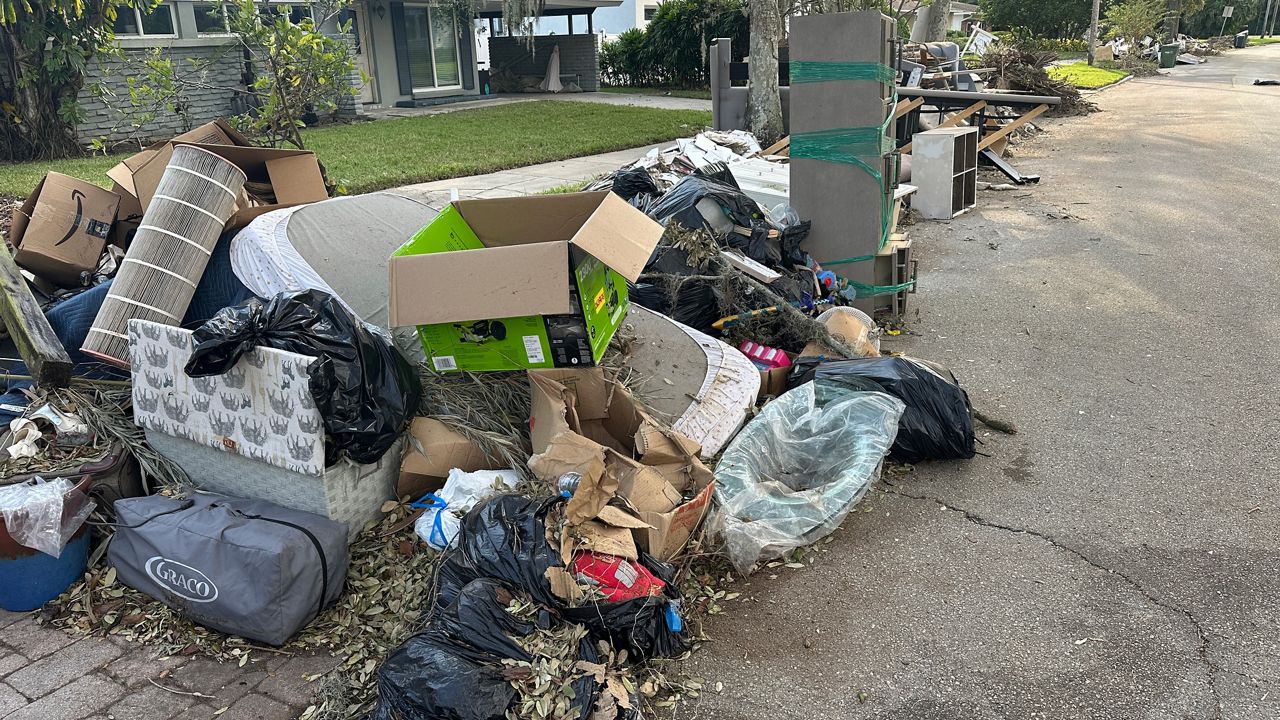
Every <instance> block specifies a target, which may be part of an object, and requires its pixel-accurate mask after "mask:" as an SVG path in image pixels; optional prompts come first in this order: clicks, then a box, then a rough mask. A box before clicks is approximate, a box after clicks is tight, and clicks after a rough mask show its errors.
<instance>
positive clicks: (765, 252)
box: [646, 175, 808, 267]
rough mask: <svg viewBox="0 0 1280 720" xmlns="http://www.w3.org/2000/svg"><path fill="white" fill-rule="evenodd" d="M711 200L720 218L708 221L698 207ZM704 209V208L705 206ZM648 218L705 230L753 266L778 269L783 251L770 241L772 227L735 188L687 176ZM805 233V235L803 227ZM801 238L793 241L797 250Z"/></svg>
mask: <svg viewBox="0 0 1280 720" xmlns="http://www.w3.org/2000/svg"><path fill="white" fill-rule="evenodd" d="M704 199H710V200H712V201H713V202H714V204H715V206H716V208H717V210H715V211H718V212H719V213H720V214H721V216H722V217H721V216H715V215H713V217H712V218H710V219H709V218H707V217H706V216H705V215H704V214H703V211H702V210H701V209H699V207H698V204H699V203H700V202H701V201H702V200H704ZM704 207H705V205H704ZM646 213H647V214H648V215H649V217H651V218H653V219H654V220H657V221H658V222H660V223H662V224H663V225H666V224H667V223H669V222H673V221H674V222H675V223H677V224H679V225H681V226H682V227H685V228H688V229H690V230H699V229H705V230H707V231H709V232H710V233H711V234H712V235H714V236H716V237H717V238H724V242H725V243H726V244H727V245H728V246H729V247H731V248H734V249H736V250H739V251H740V252H742V253H743V254H744V255H746V256H747V257H749V258H751V259H752V260H755V261H756V262H760V263H764V264H765V265H768V266H769V267H778V266H779V264H780V263H781V262H782V258H783V251H782V245H781V241H780V239H779V238H776V237H774V238H771V237H769V231H770V230H772V229H773V226H772V225H770V224H769V221H768V219H766V218H765V214H764V210H763V208H761V207H760V203H758V202H756V201H755V200H752V199H751V198H750V197H748V196H747V195H746V194H745V193H743V192H742V191H741V190H739V189H738V188H736V187H734V186H732V185H728V184H725V183H722V182H717V181H715V180H713V179H710V178H706V177H701V176H698V175H686V176H685V177H684V178H682V179H681V180H680V182H678V183H676V184H675V186H674V187H672V188H671V189H670V190H668V191H667V193H666V194H665V195H663V196H662V197H661V198H660V199H659V200H658V201H657V202H655V203H653V204H652V205H651V206H649V209H648V210H646ZM734 227H739V228H744V229H746V230H747V231H749V232H750V235H743V234H741V233H739V232H737V231H732V228H734ZM804 232H805V233H807V232H808V228H807V227H806V228H805V230H804ZM802 238H803V235H800V236H799V237H796V238H795V244H796V245H797V246H798V245H799V242H800V240H801V239H802Z"/></svg>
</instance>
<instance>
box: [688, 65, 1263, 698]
mask: <svg viewBox="0 0 1280 720" xmlns="http://www.w3.org/2000/svg"><path fill="white" fill-rule="evenodd" d="M1277 74H1280V46H1273V47H1270V48H1256V49H1249V50H1242V51H1237V52H1234V53H1232V54H1230V55H1227V56H1222V57H1216V58H1212V59H1211V62H1210V63H1208V64H1206V65H1202V66H1199V67H1188V68H1178V69H1176V70H1175V71H1173V72H1172V73H1170V74H1169V75H1168V76H1166V77H1159V78H1143V79H1136V80H1134V81H1132V82H1129V83H1126V84H1124V85H1121V86H1119V87H1116V88H1114V89H1112V90H1109V91H1107V92H1104V93H1102V94H1100V95H1098V96H1097V97H1096V98H1095V100H1096V101H1097V102H1098V104H1099V105H1101V106H1102V108H1103V109H1104V112H1101V113H1097V114H1094V115H1091V116H1089V117H1085V118H1076V119H1069V120H1065V121H1059V122H1052V123H1048V124H1047V129H1046V131H1045V132H1044V133H1043V134H1042V135H1040V136H1039V137H1038V138H1036V139H1034V140H1032V141H1030V142H1027V143H1024V144H1023V145H1021V146H1019V148H1018V151H1017V156H1016V157H1015V158H1014V162H1015V163H1016V164H1017V166H1018V167H1019V168H1020V169H1021V170H1023V171H1025V172H1030V173H1038V174H1040V175H1042V176H1043V177H1044V180H1043V181H1042V182H1041V184H1040V185H1039V186H1033V187H1028V188H1026V189H1025V190H1024V189H1019V190H1018V191H1014V192H983V193H980V196H979V209H978V210H977V211H976V212H973V213H972V214H970V215H967V216H963V217H961V218H959V219H957V220H955V221H953V222H951V223H946V224H944V223H927V222H922V223H920V224H917V225H915V226H913V227H911V228H910V232H911V235H912V238H913V240H914V242H915V247H916V248H917V250H918V252H919V253H920V255H919V257H920V258H921V260H922V262H921V264H920V289H919V293H918V294H917V295H915V296H914V297H913V299H912V304H913V305H914V307H913V308H912V309H911V310H910V315H911V320H912V322H911V328H912V330H913V332H911V333H910V334H906V335H903V336H901V337H900V338H898V339H897V340H895V341H894V342H893V343H892V345H891V346H889V344H888V343H886V346H887V347H889V348H890V349H893V350H901V351H904V352H907V353H910V354H913V355H918V356H920V357H924V358H929V359H933V360H938V361H942V362H944V363H947V364H949V365H950V366H951V367H952V368H953V369H954V370H955V371H956V373H957V374H958V375H959V376H960V378H961V380H962V381H963V382H964V384H965V385H966V387H967V388H968V389H969V392H970V393H971V395H972V398H973V401H974V404H975V405H976V406H978V407H980V408H982V409H984V410H985V411H986V412H988V413H990V414H993V415H998V416H1001V417H1004V418H1007V419H1009V420H1012V421H1014V422H1015V423H1017V425H1018V427H1019V428H1020V429H1021V432H1020V433H1019V434H1017V435H1014V436H1005V435H999V434H987V433H986V432H984V430H985V429H983V428H981V427H980V435H981V439H982V440H983V442H984V445H983V446H982V447H981V450H982V452H983V453H984V455H983V456H979V457H977V458H974V459H973V460H972V461H969V462H959V463H942V464H925V465H921V466H918V467H917V468H915V470H914V472H911V473H909V474H906V475H904V476H896V477H890V478H887V480H886V482H884V483H881V484H880V485H879V486H878V488H877V489H876V490H875V491H874V492H872V493H871V494H870V495H868V497H867V499H866V500H865V501H864V504H863V505H862V506H861V507H860V508H859V511H857V512H855V514H853V515H851V516H850V519H849V520H848V521H847V522H846V523H845V526H844V529H843V530H842V531H840V532H839V533H837V534H836V535H835V536H834V540H833V541H832V542H831V543H830V544H828V545H824V546H821V549H822V552H820V553H819V554H818V556H817V558H818V559H817V560H816V562H815V563H814V564H812V565H811V566H808V567H806V568H805V569H803V570H790V569H787V568H778V569H774V570H766V571H764V572H761V573H757V574H756V575H755V576H753V577H751V578H749V579H748V581H746V582H745V583H739V586H738V587H735V588H734V589H735V590H740V591H742V592H743V595H742V598H740V599H739V600H737V601H734V602H730V603H727V607H726V610H727V613H726V614H724V615H718V616H715V617H713V618H711V619H710V621H709V623H708V624H707V626H706V632H707V634H708V635H709V636H710V640H709V641H708V642H706V643H705V644H704V645H703V646H702V648H701V650H700V651H699V652H697V653H696V654H695V655H694V657H693V659H692V660H691V661H690V662H689V663H688V666H687V668H686V669H687V670H688V671H690V672H691V673H693V674H694V675H697V676H700V677H701V678H703V679H704V680H705V690H704V696H703V697H702V698H701V699H700V700H696V701H692V702H691V703H689V704H688V705H686V706H685V707H684V708H683V710H682V711H681V715H682V716H683V717H686V718H692V717H699V718H742V719H744V720H745V719H750V720H759V719H760V718H770V720H781V719H784V718H797V719H800V718H803V719H805V720H808V719H809V718H877V719H884V720H889V719H893V720H932V719H937V720H944V719H945V720H967V719H970V718H972V719H977V718H983V719H985V718H1011V719H1012V718H1017V719H1018V720H1030V719H1031V718H1037V719H1039V718H1045V719H1048V718H1053V719H1055V720H1057V719H1065V718H1080V719H1082V720H1084V719H1088V720H1107V719H1111V718H1114V719H1117V720H1121V719H1123V720H1131V719H1150V720H1157V719H1159V720H1165V719H1169V718H1176V719H1183V718H1192V719H1201V718H1229V719H1233V720H1234V719H1240V720H1244V719H1252V718H1257V719H1259V720H1264V719H1265V720H1274V718H1277V717H1280V572H1278V571H1280V550H1278V548H1280V500H1278V499H1277V496H1278V492H1280V481H1278V480H1277V477H1280V460H1278V459H1277V457H1278V455H1280V449H1278V447H1280V445H1278V444H1277V437H1278V436H1280V393H1277V391H1276V383H1275V381H1274V379H1273V378H1274V375H1275V372H1276V367H1277V366H1278V364H1280V281H1278V280H1277V277H1276V269H1277V268H1280V231H1278V230H1277V214H1278V211H1277V206H1278V204H1280V182H1278V181H1277V172H1278V169H1280V143H1277V141H1276V132H1275V119H1276V118H1277V117H1280V87H1253V86H1252V85H1251V83H1252V81H1253V79H1254V78H1255V77H1264V78H1265V77H1276V76H1277ZM771 573H772V574H771ZM717 688H719V691H717Z"/></svg>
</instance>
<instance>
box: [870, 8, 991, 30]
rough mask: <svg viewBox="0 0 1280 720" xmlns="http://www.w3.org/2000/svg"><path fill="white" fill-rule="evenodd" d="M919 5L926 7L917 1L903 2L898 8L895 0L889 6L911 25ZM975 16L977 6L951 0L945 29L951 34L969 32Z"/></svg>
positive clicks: (975, 18)
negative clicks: (949, 16)
mask: <svg viewBox="0 0 1280 720" xmlns="http://www.w3.org/2000/svg"><path fill="white" fill-rule="evenodd" d="M921 5H928V3H921V2H920V1H919V0H904V2H902V4H901V6H899V4H898V1H897V0H893V1H892V2H890V6H891V7H892V8H893V9H894V10H897V11H899V12H900V13H901V14H902V16H903V17H904V18H908V19H909V21H910V22H912V23H914V22H915V19H916V15H917V13H918V12H919V10H920V7H921ZM977 15H978V6H977V5H973V4H971V3H966V2H955V0H953V1H952V3H951V20H950V22H949V23H948V24H947V29H948V30H950V31H952V32H964V33H967V32H970V31H972V30H973V24H974V22H975V21H976V20H977Z"/></svg>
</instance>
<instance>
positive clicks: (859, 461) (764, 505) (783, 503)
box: [715, 382, 906, 574]
mask: <svg viewBox="0 0 1280 720" xmlns="http://www.w3.org/2000/svg"><path fill="white" fill-rule="evenodd" d="M905 409H906V406H905V405H904V404H903V402H902V401H901V400H898V399H897V398H895V397H893V396H891V395H887V394H885V393H881V392H858V391H852V390H847V389H844V388H841V387H839V386H831V385H826V384H822V383H817V382H813V383H807V384H805V385H802V386H800V387H798V388H796V389H794V390H791V391H789V392H787V393H785V394H784V395H782V396H781V397H779V398H778V399H777V400H774V401H773V402H771V403H769V404H768V405H766V406H765V408H764V410H763V411H761V413H760V414H759V415H758V416H756V418H755V419H753V420H752V421H751V422H750V423H749V424H748V425H747V426H746V428H744V429H743V431H742V432H741V433H739V435H738V437H737V438H735V439H734V441H733V443H732V444H730V445H729V448H728V450H726V451H725V453H724V455H723V456H722V457H721V459H720V464H719V465H717V466H716V500H717V501H718V504H719V510H718V513H717V516H716V520H715V523H716V525H717V529H718V530H719V533H720V534H721V536H722V537H723V538H724V541H725V545H726V551H727V553H728V555H729V559H730V560H731V561H732V562H733V565H734V567H736V568H737V569H738V572H741V573H743V574H746V573H748V572H750V571H751V569H752V567H753V566H754V565H756V564H757V563H760V562H763V561H766V560H771V559H773V558H777V557H781V556H782V555H784V554H786V553H787V552H789V551H790V550H792V549H794V548H798V547H803V546H805V545H809V544H812V543H814V542H815V541H817V540H819V539H821V538H823V537H825V536H826V535H828V534H829V533H831V532H832V531H833V530H835V529H836V528H837V527H839V525H840V523H841V522H843V521H844V518H845V515H847V514H848V513H849V509H850V508H852V507H853V506H854V504H855V503H857V501H858V500H859V499H860V498H861V497H862V495H863V493H864V492H866V489H867V487H868V486H870V485H871V483H872V482H874V481H875V480H876V478H877V477H879V474H880V465H881V462H882V461H883V460H884V456H885V454H886V453H888V452H889V448H890V447H892V446H893V440H894V437H895V436H896V435H897V432H898V419H899V418H900V417H901V416H902V413H903V411H904V410H905Z"/></svg>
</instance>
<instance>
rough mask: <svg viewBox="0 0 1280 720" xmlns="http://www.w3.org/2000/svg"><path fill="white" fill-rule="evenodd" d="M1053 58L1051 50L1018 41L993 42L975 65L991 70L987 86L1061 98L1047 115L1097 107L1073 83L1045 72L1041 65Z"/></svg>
mask: <svg viewBox="0 0 1280 720" xmlns="http://www.w3.org/2000/svg"><path fill="white" fill-rule="evenodd" d="M1057 59H1058V56H1057V54H1055V53H1053V52H1048V51H1044V50H1035V49H1032V48H1029V47H1025V46H1022V45H1018V44H1005V43H996V44H995V45H992V46H991V48H990V49H988V50H987V51H986V52H985V53H983V55H982V61H981V62H980V63H978V64H979V65H980V66H981V67H985V68H994V69H995V71H994V72H993V73H992V74H991V75H989V76H988V87H992V88H993V89H996V90H1021V91H1024V92H1029V93H1032V94H1034V95H1054V96H1057V97H1060V98H1062V103H1061V104H1060V105H1058V106H1056V107H1054V108H1052V109H1051V110H1050V114H1051V115H1087V114H1089V113H1091V112H1094V111H1096V110H1097V109H1098V106H1097V105H1094V104H1093V103H1091V102H1089V101H1088V100H1085V99H1084V97H1083V96H1082V95H1081V94H1080V91H1079V90H1078V89H1076V87H1075V86H1074V85H1072V84H1071V83H1069V82H1066V81H1065V80H1059V79H1057V78H1054V77H1051V76H1050V75H1049V73H1048V72H1046V71H1045V67H1046V66H1048V65H1050V64H1052V63H1054V62H1056V61H1057Z"/></svg>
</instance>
